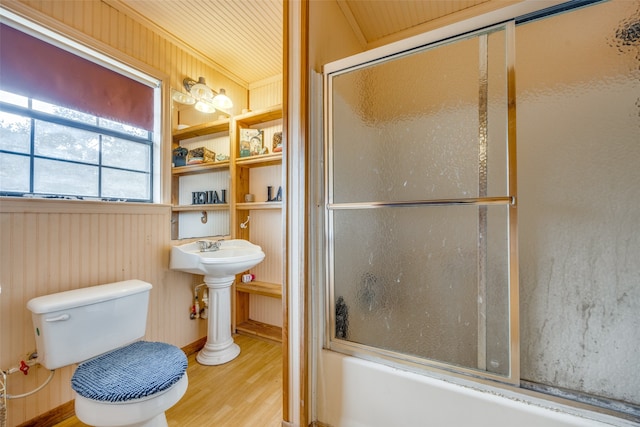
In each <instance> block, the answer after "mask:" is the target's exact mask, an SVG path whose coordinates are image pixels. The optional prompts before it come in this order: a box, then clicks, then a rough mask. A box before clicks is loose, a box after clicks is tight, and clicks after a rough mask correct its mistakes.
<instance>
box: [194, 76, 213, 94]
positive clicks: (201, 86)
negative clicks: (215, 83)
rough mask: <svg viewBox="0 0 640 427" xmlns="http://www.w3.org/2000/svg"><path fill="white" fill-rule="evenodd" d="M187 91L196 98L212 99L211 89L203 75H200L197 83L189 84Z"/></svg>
mask: <svg viewBox="0 0 640 427" xmlns="http://www.w3.org/2000/svg"><path fill="white" fill-rule="evenodd" d="M189 93H191V95H193V96H194V97H195V98H196V99H213V91H212V90H211V89H210V88H209V86H207V84H206V82H205V80H204V77H200V78H199V79H198V83H196V84H194V85H193V86H191V89H190V90H189Z"/></svg>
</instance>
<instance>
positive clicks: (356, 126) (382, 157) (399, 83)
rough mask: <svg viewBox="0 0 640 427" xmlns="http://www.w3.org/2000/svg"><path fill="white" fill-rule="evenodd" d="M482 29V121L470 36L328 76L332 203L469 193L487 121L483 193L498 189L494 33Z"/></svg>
mask: <svg viewBox="0 0 640 427" xmlns="http://www.w3.org/2000/svg"><path fill="white" fill-rule="evenodd" d="M489 37H490V40H489V43H488V45H489V49H488V53H484V55H485V57H486V56H489V59H488V61H489V63H490V68H489V69H490V71H491V73H490V74H489V81H488V82H487V83H486V84H487V92H488V98H489V99H488V100H487V103H488V107H487V106H484V107H483V109H486V110H488V114H489V115H490V116H489V117H488V120H484V121H483V122H481V112H480V111H479V103H480V92H481V90H482V89H483V88H482V87H481V86H480V85H481V78H482V73H481V71H480V69H479V66H480V57H481V52H482V51H481V49H480V42H479V39H478V38H477V37H474V38H471V39H467V40H463V41H459V42H456V43H453V44H446V45H443V46H440V47H437V48H434V49H430V50H424V51H421V52H418V53H414V54H412V55H408V56H404V57H401V58H397V59H394V60H391V61H386V62H382V63H380V64H377V65H373V66H369V67H366V68H362V69H359V70H355V71H351V72H349V73H345V74H342V75H338V76H336V77H334V78H333V79H332V96H333V98H332V100H333V102H332V107H333V115H332V120H333V134H332V138H333V141H334V143H333V156H332V162H333V167H334V179H335V180H334V186H333V188H332V189H333V201H334V202H336V203H340V202H346V201H350V202H365V201H374V200H381V201H397V200H407V199H415V200H423V199H445V198H470V197H478V196H479V179H480V177H479V168H478V158H479V148H478V140H479V137H480V132H481V131H483V132H486V128H487V126H488V125H487V122H488V123H490V124H491V126H490V129H489V138H488V139H489V141H488V144H489V151H490V152H491V155H490V156H489V161H490V164H489V165H488V166H489V167H488V170H489V188H488V194H489V195H495V196H503V195H504V194H505V193H506V184H505V183H506V178H505V176H506V160H505V152H506V148H505V142H506V138H505V132H506V128H507V125H506V95H505V94H506V73H505V47H504V33H503V32H499V33H493V34H491V35H490V36H489ZM485 119H486V117H485Z"/></svg>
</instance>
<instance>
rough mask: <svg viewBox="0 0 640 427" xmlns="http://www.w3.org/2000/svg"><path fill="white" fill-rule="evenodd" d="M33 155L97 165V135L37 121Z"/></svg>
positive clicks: (98, 146) (98, 142) (98, 143)
mask: <svg viewBox="0 0 640 427" xmlns="http://www.w3.org/2000/svg"><path fill="white" fill-rule="evenodd" d="M34 144H35V148H34V149H35V154H36V155H39V156H46V157H53V158H56V159H63V160H75V161H81V162H86V163H98V159H99V149H100V141H99V135H97V134H95V133H93V132H88V131H85V130H81V129H73V128H70V127H67V126H61V125H57V124H54V123H47V122H42V121H39V120H37V121H36V123H35V142H34Z"/></svg>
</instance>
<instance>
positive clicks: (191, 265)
mask: <svg viewBox="0 0 640 427" xmlns="http://www.w3.org/2000/svg"><path fill="white" fill-rule="evenodd" d="M205 241H206V242H211V243H213V242H215V240H205ZM219 244H220V249H218V250H215V251H206V252H200V245H199V244H198V242H193V243H187V244H185V245H179V246H174V247H172V248H171V263H170V265H169V267H170V268H171V269H172V270H180V271H184V272H185V273H192V274H202V275H204V276H207V277H210V278H226V277H232V276H235V275H236V274H238V273H242V272H243V271H246V270H248V269H250V268H252V267H254V266H255V265H257V264H259V263H260V262H262V260H263V259H264V252H262V248H261V247H260V246H258V245H254V244H253V243H250V242H247V241H246V240H241V239H234V240H221V241H219Z"/></svg>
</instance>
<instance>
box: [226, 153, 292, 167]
mask: <svg viewBox="0 0 640 427" xmlns="http://www.w3.org/2000/svg"><path fill="white" fill-rule="evenodd" d="M281 163H282V153H269V154H261V155H258V156H249V157H238V158H237V159H236V166H239V167H244V168H255V167H261V166H272V165H279V164H281Z"/></svg>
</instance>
